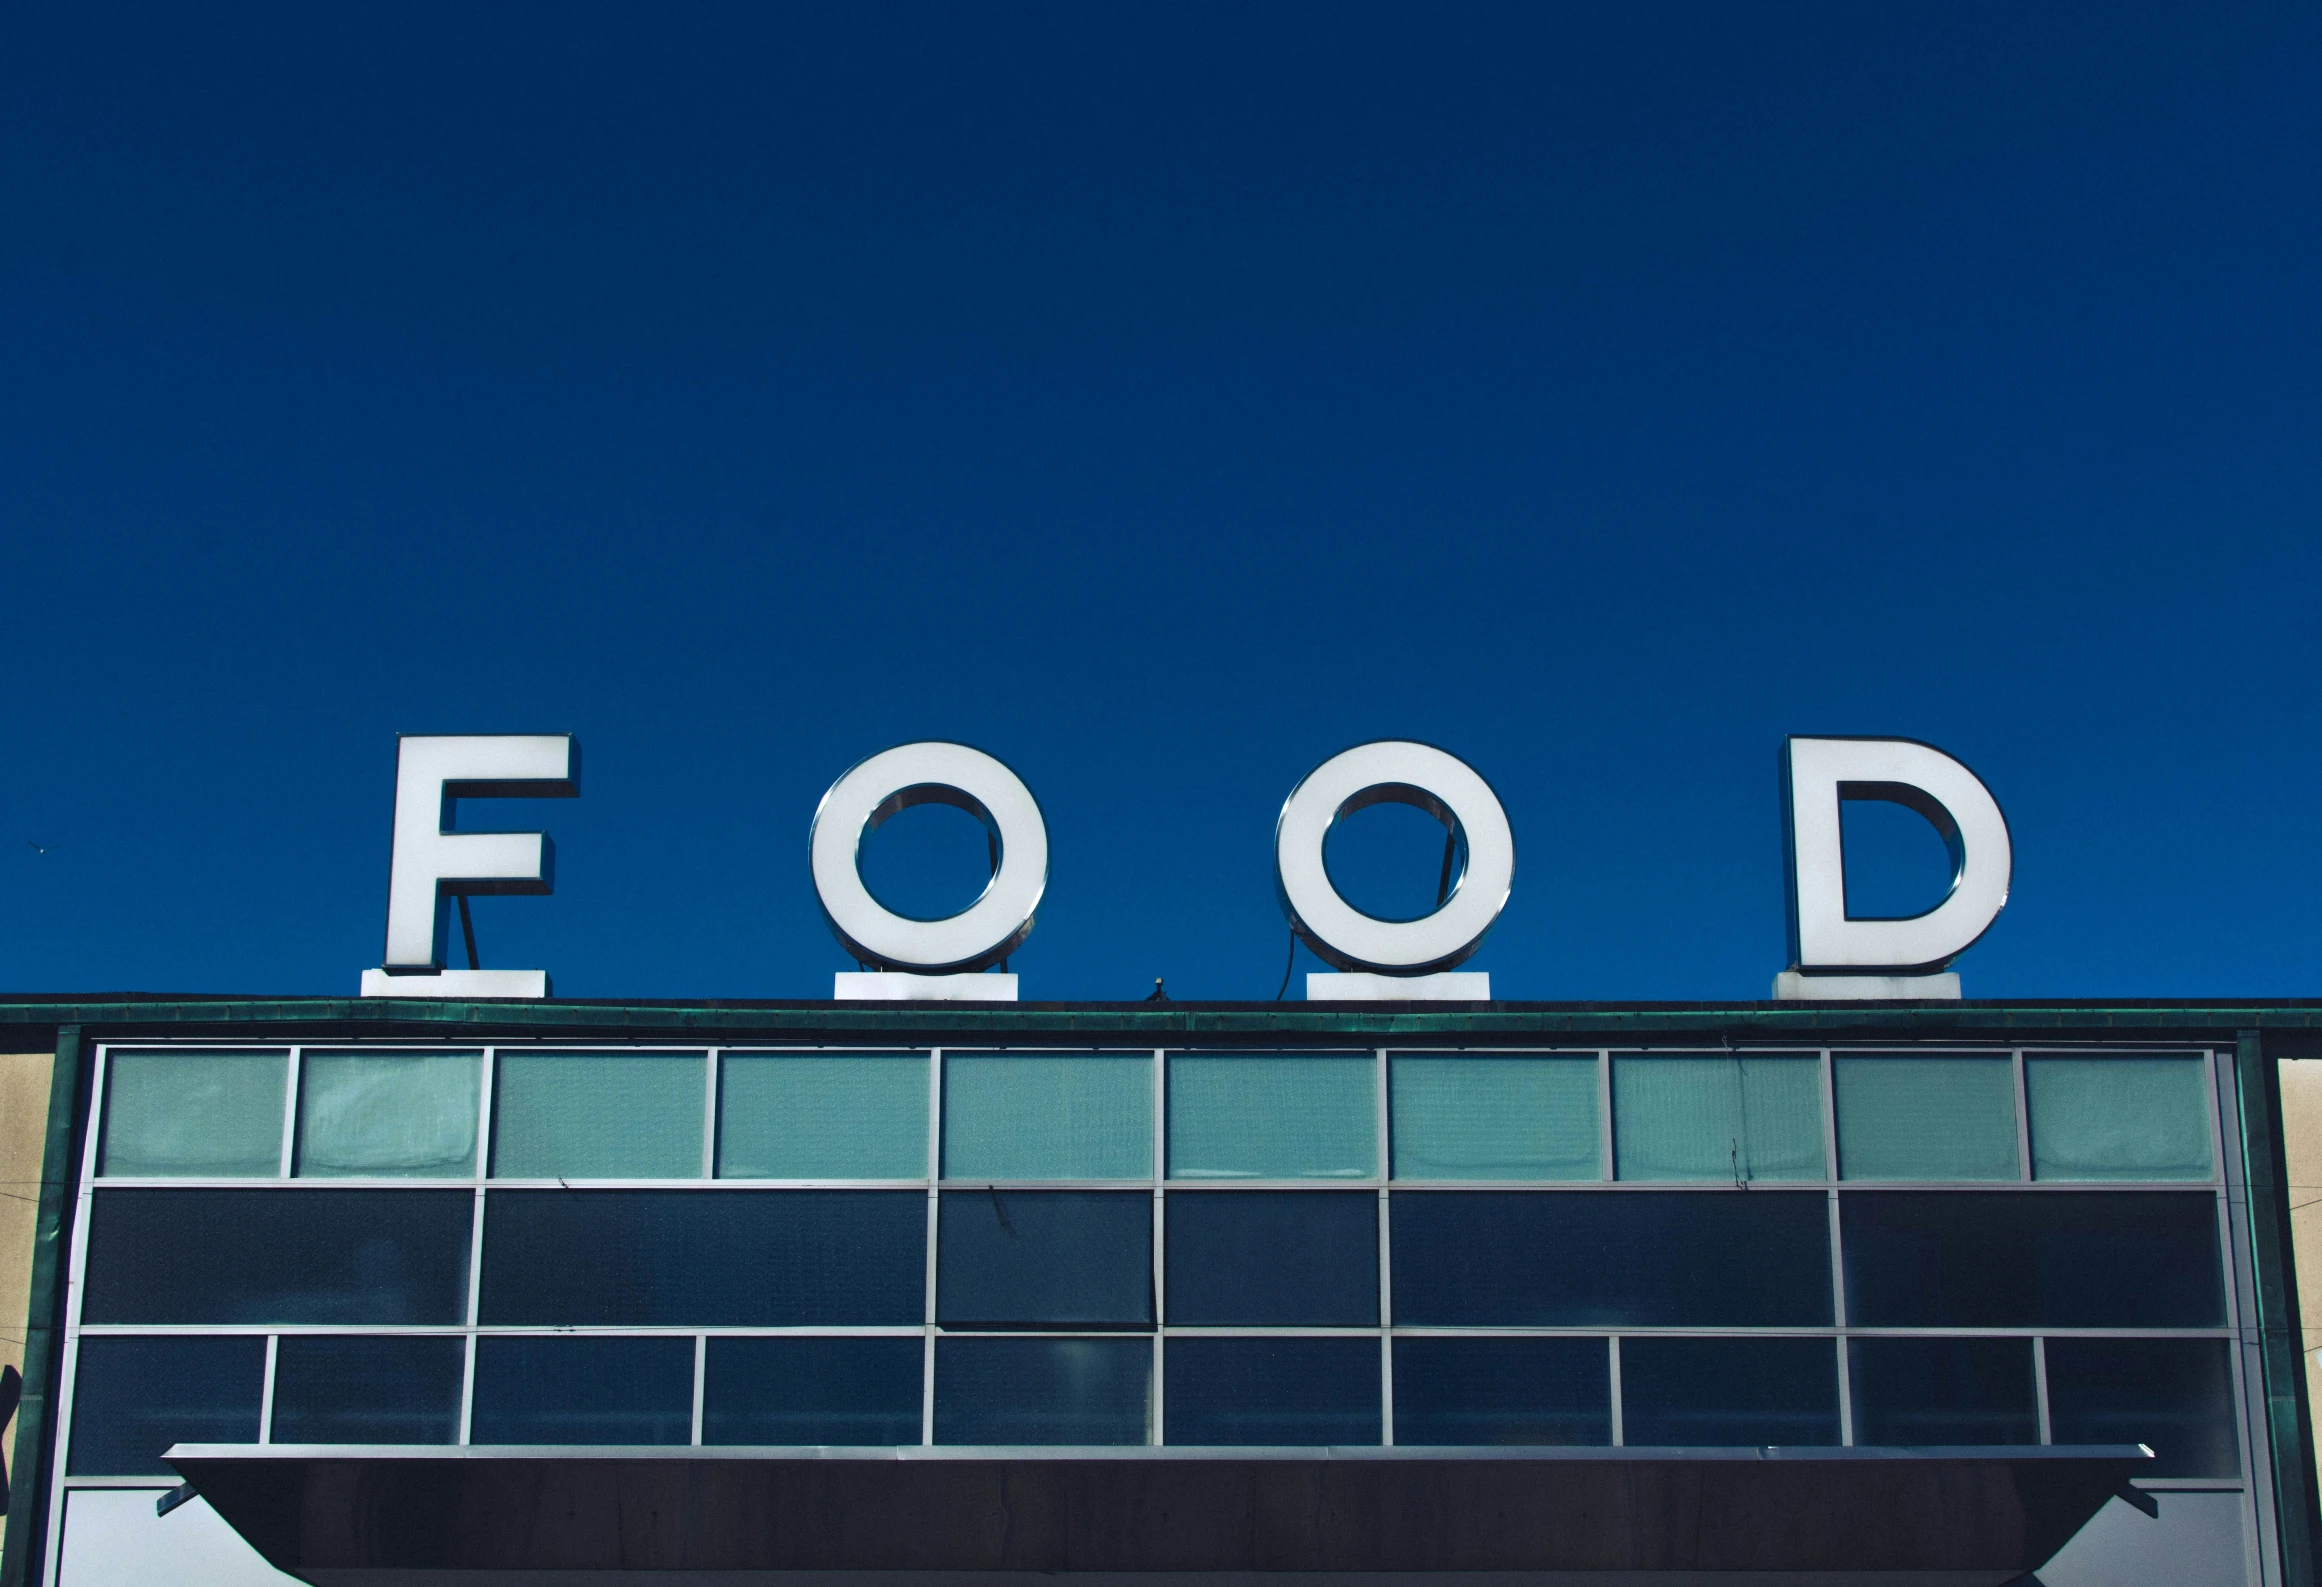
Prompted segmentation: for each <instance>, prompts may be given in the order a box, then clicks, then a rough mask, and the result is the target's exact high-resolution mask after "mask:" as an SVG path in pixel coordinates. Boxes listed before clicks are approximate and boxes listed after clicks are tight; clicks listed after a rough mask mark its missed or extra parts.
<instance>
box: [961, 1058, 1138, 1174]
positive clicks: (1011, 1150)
mask: <svg viewBox="0 0 2322 1587" xmlns="http://www.w3.org/2000/svg"><path fill="white" fill-rule="evenodd" d="M943 1174H944V1177H945V1178H946V1179H1151V1178H1152V1177H1153V1060H1152V1059H1151V1058H1150V1057H1149V1056H1147V1055H1146V1054H1144V1053H960V1054H957V1055H956V1056H953V1057H949V1058H946V1059H944V1061H943Z"/></svg>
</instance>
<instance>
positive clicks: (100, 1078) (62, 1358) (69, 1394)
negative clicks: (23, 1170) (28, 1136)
mask: <svg viewBox="0 0 2322 1587" xmlns="http://www.w3.org/2000/svg"><path fill="white" fill-rule="evenodd" d="M107 1054H108V1048H107V1047H106V1046H105V1045H104V1044H102V1043H100V1044H99V1045H98V1047H97V1056H96V1061H95V1065H94V1067H93V1068H92V1070H91V1072H90V1078H89V1111H88V1116H87V1118H86V1120H85V1122H84V1126H83V1130H82V1133H83V1136H84V1139H83V1140H82V1142H81V1181H80V1184H79V1185H78V1186H76V1187H75V1189H74V1191H73V1236H72V1252H71V1255H70V1257H69V1259H68V1260H67V1261H66V1263H65V1294H64V1308H63V1309H64V1347H63V1349H62V1350H61V1351H59V1352H58V1366H57V1380H56V1381H57V1391H56V1410H55V1411H54V1413H53V1415H52V1419H51V1421H50V1423H49V1425H50V1427H51V1429H52V1432H51V1433H50V1436H49V1453H50V1459H51V1460H52V1461H53V1462H54V1465H53V1466H52V1467H51V1468H50V1471H49V1497H48V1525H47V1527H46V1528H45V1531H46V1541H45V1546H44V1547H43V1549H42V1553H43V1554H44V1555H45V1556H46V1558H45V1559H44V1560H43V1561H42V1564H41V1580H42V1582H43V1583H44V1587H55V1584H56V1579H57V1571H58V1568H59V1566H60V1563H61V1561H62V1558H63V1554H64V1548H63V1546H62V1545H63V1542H64V1523H65V1464H66V1462H67V1461H68V1460H69V1459H70V1458H71V1455H72V1450H71V1443H72V1426H73V1389H74V1387H75V1380H76V1379H77V1378H78V1376H79V1374H80V1368H81V1291H82V1287H83V1279H84V1277H85V1275H86V1273H87V1269H88V1260H89V1215H90V1212H91V1210H92V1204H93V1202H94V1200H95V1197H96V1181H97V1138H98V1137H99V1136H100V1135H102V1134H103V1133H104V1116H105V1086H106V1083H107V1076H106V1072H105V1071H106V1057H107ZM51 1073H52V1075H53V1073H54V1071H53V1070H52V1071H51ZM50 1083H51V1084H54V1080H53V1079H52V1080H51V1082H50Z"/></svg>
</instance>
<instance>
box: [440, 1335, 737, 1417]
mask: <svg viewBox="0 0 2322 1587" xmlns="http://www.w3.org/2000/svg"><path fill="white" fill-rule="evenodd" d="M468 1434H469V1438H470V1441H471V1442H474V1443H478V1444H683V1443H687V1442H689V1441H691V1439H692V1437H693V1341H692V1340H691V1339H620V1338H612V1339H607V1338H587V1337H579V1336H569V1335H568V1336H550V1337H545V1338H518V1339H505V1338H503V1339H493V1338H481V1339H478V1340H477V1341H476V1403H475V1409H474V1413H473V1415H472V1417H471V1418H470V1421H469V1426H468Z"/></svg>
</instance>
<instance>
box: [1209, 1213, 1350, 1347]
mask: <svg viewBox="0 0 2322 1587" xmlns="http://www.w3.org/2000/svg"><path fill="white" fill-rule="evenodd" d="M1168 1230H1169V1262H1168V1272H1169V1313H1168V1315H1169V1321H1170V1322H1171V1323H1172V1324H1175V1325H1183V1326H1194V1325H1218V1326H1235V1325H1240V1326H1244V1327H1257V1326H1266V1325H1299V1324H1304V1325H1308V1326H1329V1325H1332V1324H1342V1325H1345V1326H1348V1327H1358V1328H1367V1327H1370V1326H1372V1325H1374V1324H1376V1323H1377V1322H1378V1320H1379V1198H1378V1197H1377V1196H1376V1195H1375V1194H1373V1193H1372V1192H1370V1191H1367V1190H1366V1191H1353V1192H1349V1191H1330V1190H1311V1191H1309V1190H1293V1191H1275V1190H1254V1191H1253V1190H1244V1191H1177V1192H1173V1193H1172V1194H1171V1195H1170V1197H1169V1212H1168Z"/></svg>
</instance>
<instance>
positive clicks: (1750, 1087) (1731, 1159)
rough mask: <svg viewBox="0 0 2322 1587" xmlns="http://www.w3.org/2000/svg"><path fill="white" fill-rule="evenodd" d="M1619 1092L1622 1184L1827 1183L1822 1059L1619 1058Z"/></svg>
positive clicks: (1617, 1159)
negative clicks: (1707, 1181) (1690, 1181)
mask: <svg viewBox="0 0 2322 1587" xmlns="http://www.w3.org/2000/svg"><path fill="white" fill-rule="evenodd" d="M1612 1084H1613V1160H1614V1165H1615V1174H1616V1176H1617V1177H1619V1178H1621V1179H1676V1180H1684V1179H1711V1180H1725V1181H1739V1182H1741V1183H1744V1184H1747V1183H1750V1182H1753V1181H1756V1180H1783V1179H1820V1178H1822V1177H1823V1164H1822V1060H1821V1059H1820V1058H1817V1057H1813V1056H1809V1055H1799V1056H1790V1055H1773V1054H1755V1053H1753V1054H1748V1055H1744V1056H1739V1057H1736V1056H1728V1055H1720V1056H1718V1057H1715V1058H1708V1057H1703V1058H1615V1059H1614V1060H1613V1072H1612Z"/></svg>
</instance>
